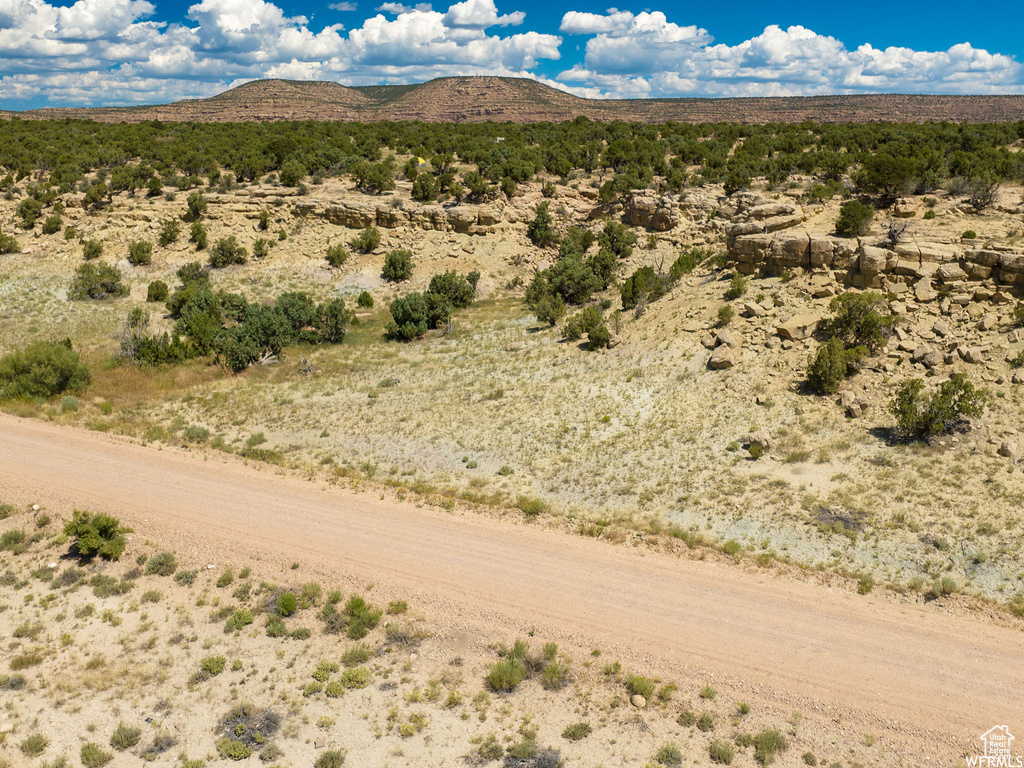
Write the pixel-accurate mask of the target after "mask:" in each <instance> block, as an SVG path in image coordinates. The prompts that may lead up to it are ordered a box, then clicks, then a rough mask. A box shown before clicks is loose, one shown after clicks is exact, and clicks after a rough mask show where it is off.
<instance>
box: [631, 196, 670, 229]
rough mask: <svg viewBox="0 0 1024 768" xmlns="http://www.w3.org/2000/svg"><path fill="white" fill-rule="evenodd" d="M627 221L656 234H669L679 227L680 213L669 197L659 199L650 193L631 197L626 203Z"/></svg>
mask: <svg viewBox="0 0 1024 768" xmlns="http://www.w3.org/2000/svg"><path fill="white" fill-rule="evenodd" d="M625 213H626V219H627V220H628V221H629V223H630V224H632V225H633V226H634V227H644V228H645V229H652V230H654V231H656V232H667V231H668V230H670V229H674V228H675V227H676V226H678V225H679V213H678V210H677V208H676V205H675V202H674V201H673V200H672V199H671V198H669V197H660V198H659V197H657V196H656V195H654V194H652V193H650V192H641V193H635V194H632V195H630V196H629V197H627V198H626V201H625Z"/></svg>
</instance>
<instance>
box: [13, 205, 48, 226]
mask: <svg viewBox="0 0 1024 768" xmlns="http://www.w3.org/2000/svg"><path fill="white" fill-rule="evenodd" d="M42 214H43V204H42V203H41V202H39V201H38V200H36V199H35V198H34V197H26V198H24V199H22V201H21V202H20V203H18V207H17V209H16V210H15V215H16V216H17V217H18V218H19V219H20V220H21V226H22V227H23V228H24V229H32V227H33V226H34V225H35V223H36V219H38V218H39V217H40V216H42Z"/></svg>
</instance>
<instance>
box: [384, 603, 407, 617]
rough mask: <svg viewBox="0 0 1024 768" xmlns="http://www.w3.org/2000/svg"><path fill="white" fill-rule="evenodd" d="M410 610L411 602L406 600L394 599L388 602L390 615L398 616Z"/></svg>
mask: <svg viewBox="0 0 1024 768" xmlns="http://www.w3.org/2000/svg"><path fill="white" fill-rule="evenodd" d="M408 610H409V604H408V603H407V602H405V600H392V601H391V602H390V603H388V608H387V612H388V615H389V616H396V615H398V614H401V613H405V612H406V611H408Z"/></svg>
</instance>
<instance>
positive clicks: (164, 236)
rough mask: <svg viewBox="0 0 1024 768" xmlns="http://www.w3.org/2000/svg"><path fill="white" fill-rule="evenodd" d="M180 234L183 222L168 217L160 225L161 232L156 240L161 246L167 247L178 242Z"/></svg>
mask: <svg viewBox="0 0 1024 768" xmlns="http://www.w3.org/2000/svg"><path fill="white" fill-rule="evenodd" d="M180 236H181V224H180V223H178V220H177V219H167V220H166V221H165V222H164V223H163V224H161V225H160V234H159V235H158V236H157V238H156V242H157V244H158V245H159V246H160V247H161V248H166V247H167V246H169V245H170V244H171V243H175V242H177V240H178V238H179V237H180Z"/></svg>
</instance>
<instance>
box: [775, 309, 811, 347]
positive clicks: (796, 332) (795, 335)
mask: <svg viewBox="0 0 1024 768" xmlns="http://www.w3.org/2000/svg"><path fill="white" fill-rule="evenodd" d="M820 321H821V319H820V318H819V317H817V316H816V315H794V316H793V317H791V318H789V320H787V321H786V322H784V323H783V324H782V325H780V326H779V327H778V328H776V329H775V331H776V333H778V334H779V336H781V337H782V338H784V339H789V340H790V341H800V340H802V339H806V338H808V337H809V336H811V335H812V334H813V333H814V332H815V331H816V330H818V323H819V322H820Z"/></svg>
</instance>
